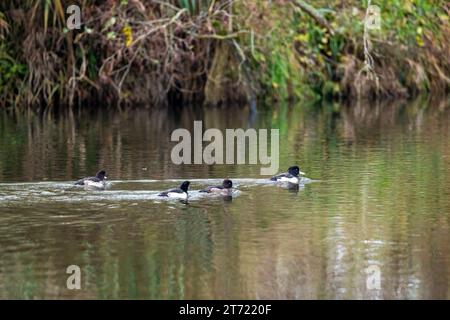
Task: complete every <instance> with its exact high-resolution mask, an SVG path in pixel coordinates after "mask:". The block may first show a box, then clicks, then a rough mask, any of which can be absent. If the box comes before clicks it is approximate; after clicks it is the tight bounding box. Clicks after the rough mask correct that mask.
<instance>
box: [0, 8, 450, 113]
mask: <svg viewBox="0 0 450 320" xmlns="http://www.w3.org/2000/svg"><path fill="white" fill-rule="evenodd" d="M72 2H73V1H70V3H69V1H63V0H48V1H38V0H27V1H18V0H11V1H7V2H1V3H0V41H1V42H0V98H1V99H0V106H3V107H5V106H11V105H17V106H26V105H29V106H36V105H47V106H53V105H72V104H74V103H77V102H78V103H82V102H83V103H87V102H88V103H96V102H101V103H102V104H110V103H117V102H118V103H120V104H131V103H134V104H136V103H142V104H146V105H161V104H170V103H204V104H223V103H229V102H236V101H247V100H248V99H255V98H257V97H259V98H261V97H270V98H274V99H279V100H283V99H292V98H295V99H305V98H306V99H309V100H311V99H323V98H338V99H353V98H357V97H374V96H379V97H398V96H402V97H404V96H412V95H417V94H419V93H423V92H428V93H432V94H434V95H436V94H444V93H446V92H448V89H449V87H450V60H449V59H448V57H449V56H450V43H449V41H450V40H449V37H448V35H449V34H450V25H449V18H448V17H449V10H450V8H449V5H448V2H447V1H443V0H437V1H432V0H403V1H387V0H378V1H377V0H373V1H371V4H373V5H377V6H379V7H380V10H381V29H380V30H374V31H370V32H369V33H368V37H367V39H366V40H367V42H366V49H367V50H368V51H369V53H370V55H371V57H373V61H374V64H373V72H366V71H367V69H364V67H365V66H366V64H365V61H367V55H366V54H365V51H364V39H363V36H364V17H365V15H366V8H367V5H368V2H367V1H363V2H361V1H356V0H355V1H346V2H345V3H343V2H342V1H321V0H317V1H309V2H308V1H299V0H273V1H258V0H251V1H243V0H236V1H231V2H230V1H222V0H215V1H214V0H208V1H204V0H203V1H200V0H198V1H197V0H172V1H164V2H163V1H161V2H159V1H146V0H117V1H113V0H110V1H94V2H90V1H89V2H88V1H78V4H79V5H80V7H81V9H82V22H83V25H82V28H81V30H75V31H68V30H67V29H66V19H67V16H68V15H67V14H65V8H66V7H67V6H68V5H69V4H72ZM310 5H313V7H311V6H310Z"/></svg>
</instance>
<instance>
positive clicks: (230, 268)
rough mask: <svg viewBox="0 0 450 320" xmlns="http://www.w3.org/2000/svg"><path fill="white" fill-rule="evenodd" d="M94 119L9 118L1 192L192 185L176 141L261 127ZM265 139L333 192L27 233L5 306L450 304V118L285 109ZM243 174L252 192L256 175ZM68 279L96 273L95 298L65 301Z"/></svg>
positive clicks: (384, 108)
mask: <svg viewBox="0 0 450 320" xmlns="http://www.w3.org/2000/svg"><path fill="white" fill-rule="evenodd" d="M338 111H339V112H338ZM91 117H92V119H91V120H90V122H89V123H84V122H80V121H79V120H77V116H76V115H67V116H64V117H51V116H48V117H46V118H44V119H42V118H39V117H35V116H31V115H30V116H27V117H16V119H15V120H14V125H12V123H11V121H6V120H5V119H6V118H3V119H2V122H1V124H0V130H1V131H0V132H1V136H0V141H1V144H2V146H4V147H6V150H7V152H8V153H6V152H5V151H2V152H1V158H0V159H1V161H0V165H1V167H0V168H1V170H0V172H1V174H2V176H1V179H4V177H8V178H10V177H24V178H26V179H30V180H32V179H40V178H41V177H48V178H49V179H67V180H70V179H72V178H73V177H75V176H80V175H83V174H84V173H89V172H92V171H95V170H96V169H97V167H98V166H106V168H107V170H108V171H110V172H112V174H110V176H111V177H112V178H113V179H127V178H133V179H139V178H153V177H155V178H162V177H168V176H170V177H178V176H184V175H185V174H184V173H183V171H182V170H183V169H182V168H177V167H174V166H173V165H171V164H170V149H171V146H170V144H169V143H168V137H169V135H170V132H171V131H172V130H173V129H175V128H178V127H186V128H188V129H189V128H191V126H192V123H193V121H194V120H199V119H204V121H205V127H217V128H220V129H225V128H229V127H232V128H234V127H239V126H243V127H245V125H246V123H247V122H246V121H247V119H246V117H242V116H240V115H239V114H238V113H236V114H230V113H227V111H226V110H220V109H210V110H194V109H189V110H188V109H186V110H184V111H182V112H180V113H178V114H177V115H176V116H172V115H171V114H170V111H169V110H154V111H142V110H141V111H137V112H130V113H126V112H125V113H122V114H119V113H114V112H112V113H106V114H97V115H92V116H91ZM257 124H258V125H260V126H261V127H267V126H269V125H274V126H275V125H276V126H279V127H280V131H281V133H282V139H283V140H282V146H281V151H282V155H281V164H282V165H283V164H287V163H290V162H298V163H300V164H302V165H306V166H307V167H308V168H309V169H310V170H309V171H308V174H310V175H311V177H313V178H317V179H322V180H324V181H323V182H321V183H318V184H314V185H310V186H308V187H307V188H305V189H304V190H300V191H299V192H298V194H296V193H290V192H288V190H284V191H286V192H281V193H276V197H277V198H276V201H277V202H276V203H272V202H270V201H269V202H268V199H269V200H272V201H274V200H273V199H274V196H273V192H274V191H273V190H272V189H270V188H268V189H267V190H266V189H263V190H262V191H261V192H253V191H252V190H244V191H245V192H244V193H243V195H242V197H241V198H237V199H236V200H235V201H233V202H232V203H224V202H222V201H219V202H214V203H212V204H207V205H205V206H203V205H200V204H196V203H193V204H191V205H189V206H188V207H186V206H184V205H179V204H176V205H168V204H166V203H162V204H155V203H152V204H145V203H140V204H139V206H137V207H136V206H132V205H131V204H129V203H127V204H121V208H119V209H114V208H113V209H111V210H109V211H108V212H107V213H105V212H104V211H103V209H100V208H99V209H95V208H91V207H88V208H86V213H85V214H84V215H82V216H81V217H80V218H79V221H76V223H74V224H69V225H63V224H58V223H55V224H53V223H51V222H52V220H46V219H49V218H48V217H45V216H41V215H37V216H33V217H27V216H23V217H19V218H17V220H16V221H15V223H16V225H17V227H16V229H15V231H16V233H17V235H16V236H15V237H14V239H15V240H14V241H17V242H18V243H22V244H23V243H25V244H27V249H25V250H23V252H21V253H14V254H9V253H6V255H5V253H4V252H3V255H2V259H8V261H9V262H11V261H12V262H11V263H9V264H8V265H9V266H10V267H11V266H14V268H17V270H19V271H18V272H15V273H11V272H6V271H7V270H5V269H4V267H3V266H4V265H2V264H0V297H17V296H18V295H19V292H22V293H23V292H25V293H26V295H25V296H26V297H34V296H47V297H74V296H76V297H84V298H96V297H99V298H122V297H129V298H134V297H136V298H138V297H139V298H302V299H303V298H306V299H308V298H379V297H382V298H416V297H417V298H433V297H438V298H445V297H447V298H448V283H449V279H450V247H449V244H450V232H449V230H450V220H449V216H448V212H450V202H449V199H450V197H449V196H450V193H449V191H448V190H450V188H449V187H450V186H449V181H450V171H449V167H448V163H449V159H450V139H449V138H450V122H449V113H448V109H445V108H443V107H441V105H433V107H432V106H431V105H430V107H428V108H426V109H425V108H424V107H423V106H422V105H421V104H420V103H417V104H408V105H406V106H396V105H378V106H370V107H363V106H362V105H361V106H358V107H355V108H349V107H340V108H339V110H336V109H333V108H323V109H322V110H319V111H316V112H315V113H310V112H308V111H307V110H305V109H302V108H287V109H286V110H284V111H283V110H277V109H275V110H274V111H273V112H267V113H262V114H261V115H259V118H258V119H257ZM2 150H5V149H2ZM8 157H11V159H13V160H14V161H13V162H12V161H8ZM30 159H32V161H30ZM15 162H17V163H16V164H15V165H16V166H14V163H15ZM143 167H147V168H148V171H143V170H142V168H143ZM22 170H23V171H24V172H22ZM186 170H190V169H186ZM236 170H239V171H236V173H237V175H239V176H241V177H244V176H246V175H248V170H249V169H248V168H245V166H244V168H237V169H236ZM9 172H11V173H9ZM188 172H190V174H192V172H191V171H188ZM193 172H194V173H195V175H198V176H204V177H208V176H209V175H210V174H211V172H212V171H211V168H209V167H207V166H201V167H199V168H195V171H193ZM286 203H287V204H288V205H287V207H284V205H283V204H286ZM38 206H39V205H38ZM41 209H42V208H41ZM80 209H83V207H81V208H80ZM52 210H53V209H52V208H45V212H47V213H48V214H49V215H50V214H51V213H54V214H57V213H58V210H61V208H54V211H52ZM116 210H117V211H116ZM121 210H124V211H126V212H129V215H127V214H124V213H123V212H124V211H121ZM36 211H37V212H38V211H39V208H38V207H37V208H36ZM33 219H35V220H33ZM2 221H3V220H2ZM3 234H5V233H3ZM55 239H60V242H61V244H60V245H57V246H55V245H54V241H55ZM8 241H11V239H8V238H5V237H1V233H0V248H4V247H8V246H9V247H10V246H11V245H17V243H11V242H8ZM0 250H1V249H0ZM31 251H35V252H37V251H39V252H41V254H39V255H31V254H30V252H31ZM0 252H1V251H0ZM4 257H6V258H4ZM68 263H70V264H72V263H75V264H77V263H79V264H80V267H81V268H82V270H85V272H86V273H83V276H84V278H83V279H84V280H83V281H86V282H83V285H86V290H82V291H81V292H76V293H74V292H67V290H66V289H65V288H64V284H65V280H66V277H67V275H66V274H65V273H64V270H65V268H66V267H67V265H68ZM371 263H374V264H379V266H380V268H381V271H382V282H381V285H382V291H381V292H371V291H368V290H367V288H366V287H365V284H366V274H365V273H364V269H365V268H367V267H368V266H369V265H370V264H371ZM43 270H44V272H43ZM49 270H50V271H49ZM54 270H61V274H57V275H55V274H54V272H55V271H54ZM52 272H53V273H52ZM3 274H14V276H11V277H8V278H6V277H4V276H3Z"/></svg>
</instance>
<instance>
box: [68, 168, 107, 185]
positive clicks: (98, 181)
mask: <svg viewBox="0 0 450 320" xmlns="http://www.w3.org/2000/svg"><path fill="white" fill-rule="evenodd" d="M106 179H107V177H106V172H105V171H104V170H100V171H99V172H97V173H96V175H95V177H86V178H82V179H80V180H78V181H77V182H75V185H77V186H85V187H91V188H95V189H105V187H106V181H105V180H106Z"/></svg>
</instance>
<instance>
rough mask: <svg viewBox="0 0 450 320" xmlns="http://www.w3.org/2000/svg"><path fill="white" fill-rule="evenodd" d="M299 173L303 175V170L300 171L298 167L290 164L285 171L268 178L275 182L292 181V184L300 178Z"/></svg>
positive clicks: (296, 182)
mask: <svg viewBox="0 0 450 320" xmlns="http://www.w3.org/2000/svg"><path fill="white" fill-rule="evenodd" d="M300 174H301V175H305V173H304V172H301V171H300V168H299V167H298V166H292V167H289V169H288V171H287V172H284V173H280V174H278V175H276V176H273V177H272V178H270V180H272V181H277V182H289V183H293V184H298V183H299V181H300V178H299V175H300Z"/></svg>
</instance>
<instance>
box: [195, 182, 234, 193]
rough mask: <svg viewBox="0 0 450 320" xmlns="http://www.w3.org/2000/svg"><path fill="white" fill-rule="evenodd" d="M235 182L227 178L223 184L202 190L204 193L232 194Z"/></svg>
mask: <svg viewBox="0 0 450 320" xmlns="http://www.w3.org/2000/svg"><path fill="white" fill-rule="evenodd" d="M232 188H233V182H232V181H231V180H228V179H225V180H223V182H222V185H221V186H209V187H206V188H205V189H203V190H200V192H202V193H216V194H221V195H224V196H228V195H231V193H232V192H233V189H232Z"/></svg>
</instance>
